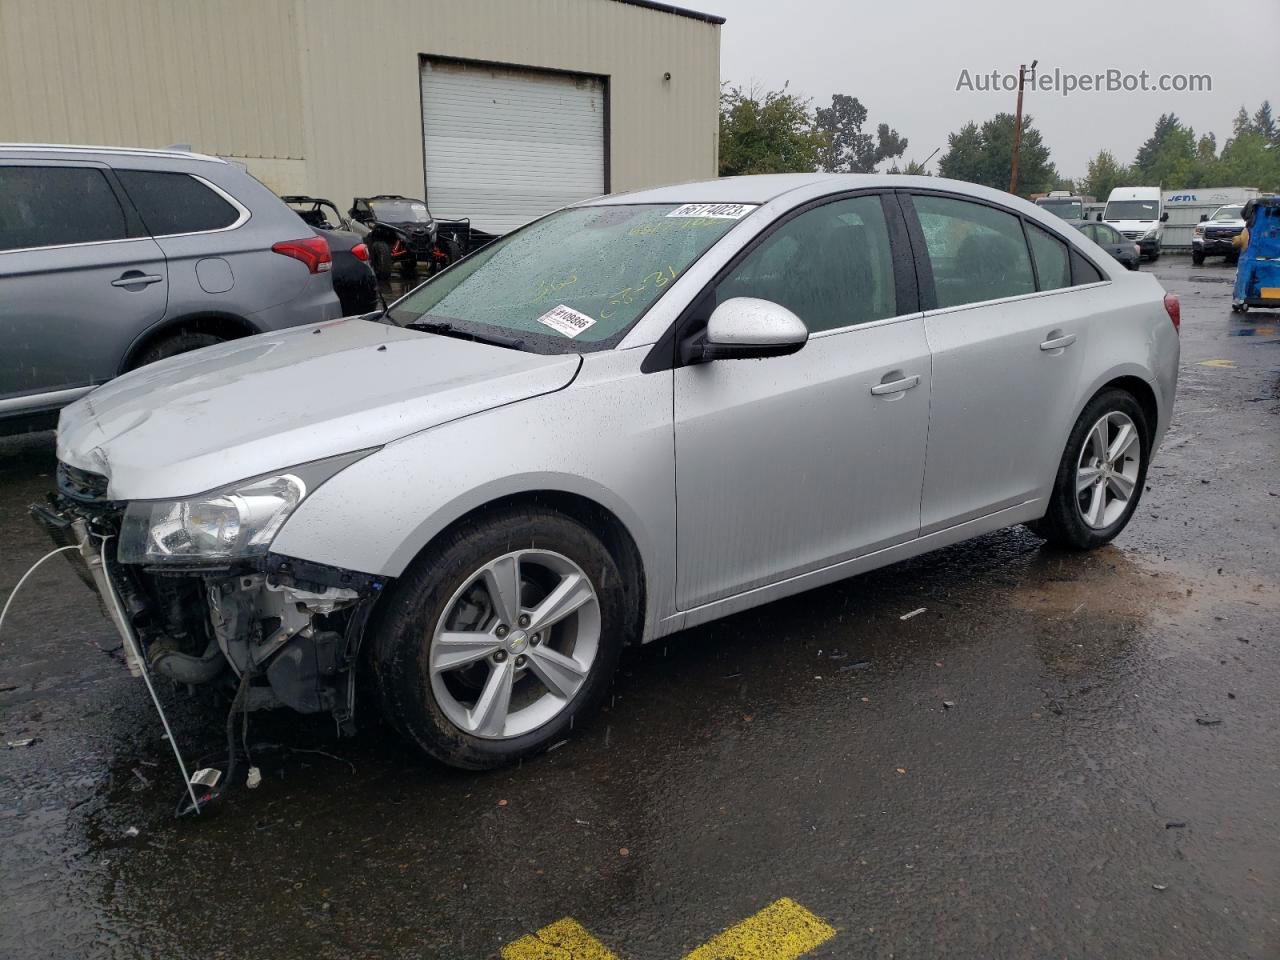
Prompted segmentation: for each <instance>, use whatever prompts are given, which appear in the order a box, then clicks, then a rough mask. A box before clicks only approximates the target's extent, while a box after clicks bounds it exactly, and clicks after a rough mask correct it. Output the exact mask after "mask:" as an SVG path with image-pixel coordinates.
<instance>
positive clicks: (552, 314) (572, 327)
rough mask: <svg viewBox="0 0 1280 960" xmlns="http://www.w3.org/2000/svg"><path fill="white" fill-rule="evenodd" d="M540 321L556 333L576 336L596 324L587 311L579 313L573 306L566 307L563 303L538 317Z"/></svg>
mask: <svg viewBox="0 0 1280 960" xmlns="http://www.w3.org/2000/svg"><path fill="white" fill-rule="evenodd" d="M538 322H539V323H541V324H543V325H544V326H548V327H550V328H551V329H552V330H554V331H555V332H556V333H563V334H564V335H565V336H566V337H576V336H577V335H578V334H580V333H581V332H582V331H583V330H586V329H587V328H588V327H592V326H595V321H594V320H592V319H591V318H590V317H588V316H587V315H586V314H585V313H579V312H578V311H577V310H575V309H573V307H566V306H565V305H564V304H563V303H562V304H560V306H558V307H552V308H551V309H550V310H548V311H547V312H546V313H544V314H543V315H542V316H540V317H538Z"/></svg>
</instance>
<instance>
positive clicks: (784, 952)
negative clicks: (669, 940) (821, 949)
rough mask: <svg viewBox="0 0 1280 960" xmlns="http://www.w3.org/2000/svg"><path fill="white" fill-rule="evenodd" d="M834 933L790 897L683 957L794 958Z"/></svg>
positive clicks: (694, 959)
mask: <svg viewBox="0 0 1280 960" xmlns="http://www.w3.org/2000/svg"><path fill="white" fill-rule="evenodd" d="M835 935H836V931H835V929H834V928H833V927H831V926H829V925H828V924H826V923H824V922H823V920H822V919H821V918H820V917H818V916H815V915H814V914H812V913H810V912H809V911H808V910H806V909H805V908H804V907H802V906H800V904H798V903H796V902H795V901H794V900H792V899H790V898H789V897H783V898H782V899H781V900H778V901H776V902H774V903H771V904H769V906H767V907H765V908H764V909H763V910H761V911H760V912H759V913H757V914H756V915H755V916H752V917H748V918H747V919H746V920H743V921H742V922H741V923H739V924H737V925H736V926H732V927H730V928H729V929H728V930H726V931H725V932H724V933H722V934H720V935H719V936H718V937H716V938H715V939H713V940H711V941H710V942H709V943H705V944H703V945H702V946H700V947H699V948H698V949H697V950H694V951H693V953H691V954H689V955H688V956H687V957H685V960H795V958H796V957H800V956H803V955H804V954H806V953H808V952H809V951H810V950H812V949H813V948H814V947H817V946H819V945H820V944H823V943H826V942H827V941H828V940H830V939H831V938H832V937H834V936H835Z"/></svg>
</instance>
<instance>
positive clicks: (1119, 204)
mask: <svg viewBox="0 0 1280 960" xmlns="http://www.w3.org/2000/svg"><path fill="white" fill-rule="evenodd" d="M1159 216H1160V201H1159V200H1112V201H1111V202H1110V203H1108V204H1107V212H1106V213H1104V214H1103V215H1102V219H1104V220H1155V219H1157V218H1159Z"/></svg>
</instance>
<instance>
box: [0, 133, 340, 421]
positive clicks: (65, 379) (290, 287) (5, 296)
mask: <svg viewBox="0 0 1280 960" xmlns="http://www.w3.org/2000/svg"><path fill="white" fill-rule="evenodd" d="M331 266H332V261H331V259H330V254H329V248H328V244H327V243H326V242H325V241H324V240H323V239H322V238H320V237H317V236H316V235H315V234H314V233H312V231H310V230H308V229H307V228H306V226H305V225H304V224H302V223H301V222H300V221H299V220H298V217H297V215H296V214H295V213H293V211H291V210H290V209H289V208H288V207H286V206H285V205H284V204H283V203H282V202H281V201H280V199H279V198H278V197H276V196H275V195H274V194H273V193H271V191H269V190H268V189H267V188H266V187H264V186H263V185H262V184H261V183H259V182H258V181H257V180H255V179H254V178H253V177H251V176H250V175H249V174H248V173H246V172H245V171H243V170H241V169H240V168H239V167H237V166H235V165H234V164H231V163H228V162H227V161H225V160H220V159H218V158H217V157H206V156H201V155H199V154H193V153H186V152H181V151H176V150H126V149H118V148H112V147H68V146H47V145H44V146H42V145H26V144H23V145H5V144H0V433H5V432H10V431H12V430H14V429H15V428H22V427H29V426H38V425H42V424H41V423H40V421H41V420H42V419H44V417H45V416H47V415H48V414H50V413H52V412H53V411H56V410H57V409H58V408H60V407H62V406H64V405H66V404H68V403H70V402H71V401H73V400H75V399H76V398H77V397H79V396H81V395H82V394H85V393H88V392H89V391H90V390H91V389H93V387H95V386H97V385H98V384H101V383H105V382H106V381H107V380H110V379H111V378H112V377H115V376H116V375H118V374H120V373H124V372H125V371H127V370H132V369H134V368H135V367H140V366H142V365H143V364H146V363H151V362H153V361H155V360H159V359H161V358H163V357H169V356H173V355H175V354H178V353H184V352H186V351H188V350H194V349H195V348H197V347H205V346H210V345H212V344H215V343H220V342H221V341H223V340H231V339H234V338H236V337H242V336H246V335H248V334H252V333H260V332H263V331H268V330H279V329H280V328H282V327H290V326H293V325H295V324H299V323H306V322H315V321H319V320H328V319H332V318H334V317H337V316H339V315H340V309H339V306H338V298H337V296H336V295H335V294H334V292H333V283H332V280H331V278H330V275H329V270H330V267H331ZM49 425H52V420H51V418H49Z"/></svg>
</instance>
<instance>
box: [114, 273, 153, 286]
mask: <svg viewBox="0 0 1280 960" xmlns="http://www.w3.org/2000/svg"><path fill="white" fill-rule="evenodd" d="M163 279H164V277H162V276H160V275H159V274H156V273H143V272H142V271H141V270H130V271H128V272H127V273H122V274H120V279H118V280H112V281H111V285H112V286H113V287H145V286H146V285H147V284H149V283H159V282H160V281H161V280H163Z"/></svg>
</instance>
